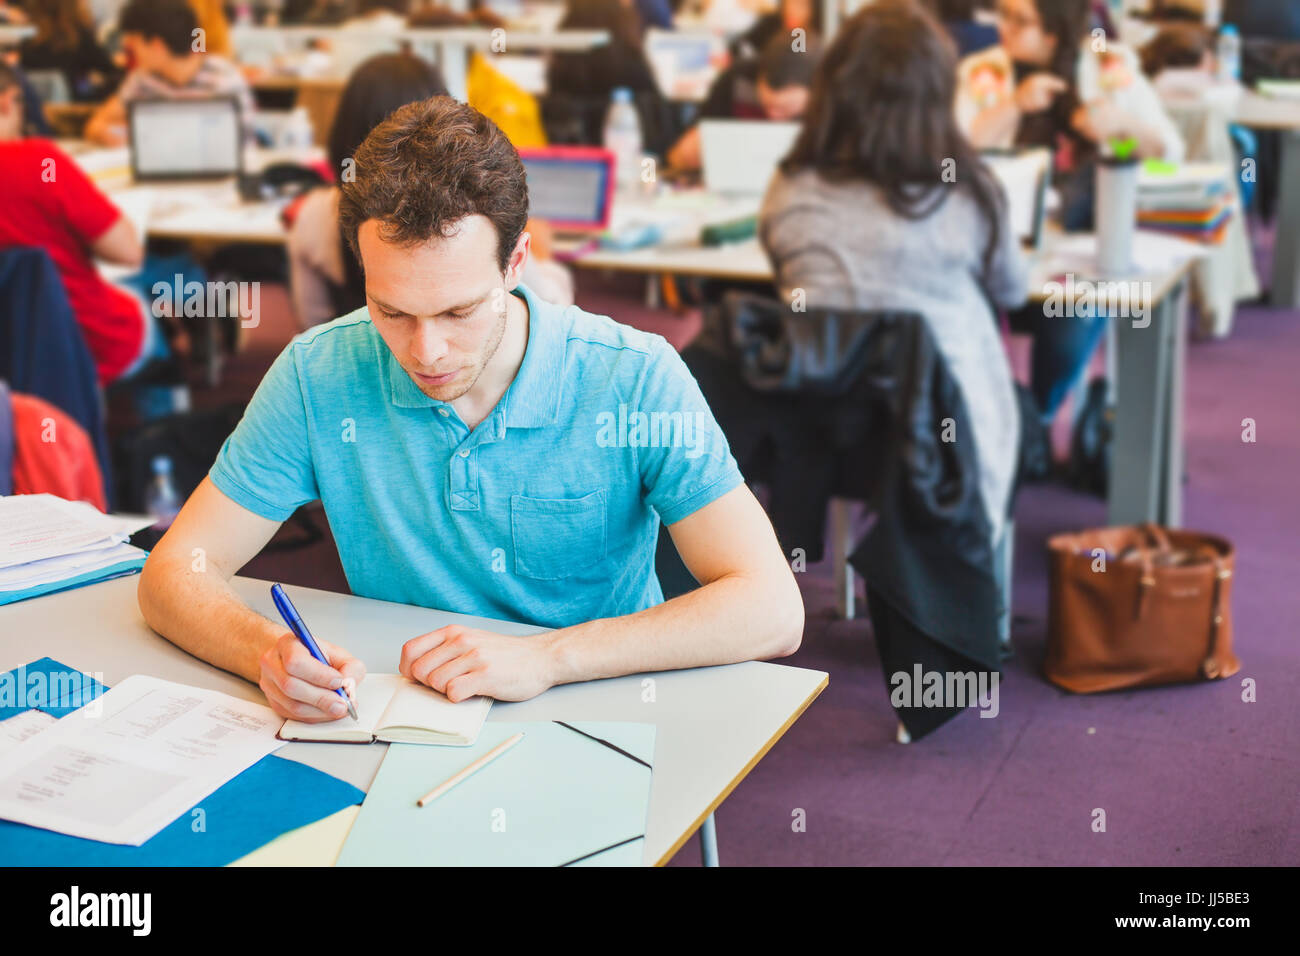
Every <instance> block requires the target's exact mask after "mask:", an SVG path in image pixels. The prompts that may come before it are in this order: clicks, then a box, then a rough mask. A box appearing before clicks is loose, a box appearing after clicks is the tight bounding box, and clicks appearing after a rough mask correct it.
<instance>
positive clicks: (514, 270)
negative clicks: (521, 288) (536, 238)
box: [505, 231, 533, 291]
mask: <svg viewBox="0 0 1300 956" xmlns="http://www.w3.org/2000/svg"><path fill="white" fill-rule="evenodd" d="M532 242H533V237H532V235H530V234H529V233H528V232H527V231H525V232H521V233H520V234H519V239H518V240H517V241H516V242H515V248H514V251H513V252H511V253H510V260H509V261H508V262H507V263H506V277H505V280H506V281H505V284H506V289H507V290H509V291H513V290H514V288H515V286H517V285H519V281H520V280H521V279H522V278H523V277H524V266H525V265H526V264H527V263H528V254H529V252H530V251H531V249H532Z"/></svg>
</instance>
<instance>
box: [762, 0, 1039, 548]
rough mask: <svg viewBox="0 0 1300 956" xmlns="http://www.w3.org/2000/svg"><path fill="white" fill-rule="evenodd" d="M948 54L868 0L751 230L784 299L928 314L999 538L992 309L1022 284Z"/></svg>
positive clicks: (917, 10)
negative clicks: (957, 108)
mask: <svg viewBox="0 0 1300 956" xmlns="http://www.w3.org/2000/svg"><path fill="white" fill-rule="evenodd" d="M955 66H956V54H955V52H954V49H953V46H952V44H951V43H950V41H949V40H948V39H947V37H946V36H945V35H944V34H943V31H942V28H941V27H940V26H939V25H938V23H937V22H936V21H935V20H934V19H933V18H932V17H931V16H930V14H928V13H927V12H926V11H924V10H923V9H922V8H921V7H919V6H918V5H916V4H915V3H912V2H908V0H877V2H876V3H873V4H872V5H871V6H868V7H865V8H863V9H862V10H860V11H859V12H858V13H857V14H856V15H855V16H854V17H853V18H852V19H850V20H849V21H848V22H847V23H845V24H844V25H843V26H842V27H841V28H840V31H839V33H838V34H837V35H836V37H835V42H834V43H832V44H831V46H830V49H829V50H828V51H827V52H826V54H825V55H824V57H823V59H822V62H821V65H820V67H819V68H818V71H817V74H816V77H815V79H814V81H813V91H812V99H811V102H810V104H809V107H808V110H807V112H806V113H805V116H804V125H803V129H802V131H801V132H800V134H799V136H798V138H797V140H796V141H795V145H794V147H793V148H792V150H791V152H790V154H789V155H788V156H787V157H786V158H785V160H784V161H783V162H782V163H781V166H780V170H779V172H778V173H777V175H776V177H775V178H774V179H773V181H772V183H771V185H770V186H769V187H768V191H767V195H766V197H765V198H764V201H763V207H762V211H761V213H760V216H759V235H760V238H761V239H762V242H763V245H764V247H765V248H766V250H767V253H768V255H769V257H770V258H771V260H772V264H773V267H774V270H775V273H776V280H777V286H778V288H779V291H780V293H781V295H782V296H783V297H784V298H785V299H786V301H792V300H793V299H794V298H795V297H796V295H797V293H796V290H802V293H803V297H804V301H805V302H806V305H807V307H808V308H817V307H838V308H847V309H893V310H901V311H911V312H916V313H919V314H921V315H923V316H925V318H926V321H927V322H928V323H929V325H930V327H931V329H932V331H933V332H934V336H935V339H936V341H937V343H938V345H939V348H940V349H941V351H942V352H943V355H944V358H945V360H946V362H947V364H948V367H949V369H950V371H951V372H952V374H953V375H954V377H955V378H956V379H957V380H958V382H959V383H960V384H961V387H962V391H963V396H964V399H965V401H966V404H967V408H968V409H969V411H970V416H971V421H972V428H973V430H974V431H975V445H976V447H977V448H978V450H979V460H980V472H981V475H980V478H981V480H980V491H981V498H982V501H983V504H984V508H985V511H986V513H987V516H988V518H989V523H990V526H991V527H992V529H993V532H994V540H995V541H996V540H997V539H998V538H999V537H1000V535H1001V529H1002V527H1003V526H1004V521H1005V516H1006V513H1007V507H1008V498H1009V495H1010V491H1011V486H1012V479H1013V477H1014V474H1015V469H1016V461H1017V453H1018V447H1019V420H1018V414H1017V407H1016V399H1015V393H1014V390H1013V388H1012V382H1011V372H1010V368H1009V367H1008V364H1007V359H1006V355H1005V353H1004V351H1003V349H1002V343H1001V340H1000V338H999V336H998V328H997V324H996V322H995V320H994V315H993V307H991V306H990V302H992V304H993V306H994V307H1010V306H1016V305H1020V304H1021V303H1023V302H1024V301H1025V298H1026V293H1027V284H1028V278H1027V276H1026V273H1025V267H1024V263H1023V262H1022V260H1021V256H1020V252H1019V246H1018V241H1017V237H1016V236H1015V235H1014V234H1013V232H1012V230H1011V229H1010V228H1009V227H1008V225H1007V222H1006V200H1005V197H1004V196H1003V195H1002V191H1001V188H1000V187H999V185H998V183H997V181H996V179H995V178H994V177H993V175H992V173H991V172H990V171H989V170H988V169H987V167H986V166H985V165H984V163H983V162H982V161H981V160H980V157H979V154H978V153H977V152H976V151H975V149H974V148H973V147H972V146H971V144H970V143H969V142H968V141H967V140H966V137H965V136H964V135H963V134H962V132H961V131H960V129H958V127H957V124H956V121H955V119H954V116H953V94H954V85H955Z"/></svg>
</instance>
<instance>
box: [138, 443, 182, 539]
mask: <svg viewBox="0 0 1300 956" xmlns="http://www.w3.org/2000/svg"><path fill="white" fill-rule="evenodd" d="M151 464H152V466H153V480H152V481H150V482H149V489H148V491H146V492H145V495H144V505H145V508H146V510H148V512H149V514H150V515H152V516H153V518H154V523H153V525H152V526H151V527H152V528H153V529H154V530H155V531H166V530H167V529H168V528H170V527H171V525H172V522H173V521H175V520H176V515H178V514H179V513H180V510H181V498H180V495H178V494H176V486H175V485H173V484H172V460H171V459H170V458H168V457H167V456H166V455H159V456H158V457H156V458H155V459H154V460H153V462H152V463H151Z"/></svg>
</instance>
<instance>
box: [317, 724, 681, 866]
mask: <svg viewBox="0 0 1300 956" xmlns="http://www.w3.org/2000/svg"><path fill="white" fill-rule="evenodd" d="M520 731H522V732H523V734H524V738H523V739H522V740H521V741H519V743H517V744H515V745H514V746H513V747H511V748H510V749H509V750H507V751H506V752H505V753H503V754H501V755H500V756H499V757H497V758H496V759H495V760H493V761H492V762H491V763H489V764H488V765H487V766H485V767H483V768H482V769H481V770H479V771H478V772H477V773H475V774H474V775H473V776H471V777H469V778H468V779H467V780H463V781H462V782H461V783H460V784H459V785H457V786H456V787H453V788H452V789H451V790H450V791H448V792H447V793H444V794H443V795H442V796H440V797H438V798H437V799H436V800H434V801H433V802H432V803H430V804H428V805H427V806H425V807H418V806H416V801H417V800H419V799H420V798H421V797H422V796H424V795H425V794H426V793H428V792H429V791H430V790H432V789H433V788H434V787H436V786H438V785H439V784H440V783H442V782H443V781H444V780H447V779H448V778H450V777H452V776H454V775H455V774H457V773H458V772H460V771H461V770H462V769H463V768H464V767H466V766H467V765H469V764H471V763H473V762H474V761H475V760H476V759H478V758H479V757H481V756H482V755H483V754H485V753H487V752H488V751H489V750H491V749H492V748H493V747H495V746H496V745H497V744H499V743H501V742H502V741H504V740H506V739H507V738H509V737H512V736H514V735H515V734H516V733H519V732H520ZM654 744H655V727H654V724H641V723H621V722H607V721H599V722H597V721H567V722H565V723H559V722H555V721H551V722H546V723H495V722H492V721H488V723H486V724H484V725H483V731H482V733H480V734H479V738H478V741H477V742H476V743H475V745H474V746H473V747H468V748H466V747H455V748H452V747H426V746H420V745H418V744H391V745H389V748H388V754H387V755H386V756H385V757H384V762H383V764H382V765H381V766H380V768H379V773H378V774H377V775H376V776H375V781H374V783H373V784H371V786H370V792H369V793H367V794H366V800H365V803H363V804H362V806H361V813H360V815H359V816H358V817H357V822H356V823H355V824H354V825H353V827H352V832H351V833H350V834H348V839H347V842H346V843H345V844H344V845H343V852H342V853H341V854H339V858H338V865H339V866H564V865H570V866H640V865H641V864H642V863H643V862H644V855H645V831H646V820H647V815H648V812H649V809H650V782H651V773H652V769H651V768H652V767H653V766H654Z"/></svg>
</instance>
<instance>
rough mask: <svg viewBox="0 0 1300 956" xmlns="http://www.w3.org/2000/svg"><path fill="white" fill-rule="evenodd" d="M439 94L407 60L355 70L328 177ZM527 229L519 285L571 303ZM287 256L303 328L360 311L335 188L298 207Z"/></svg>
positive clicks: (359, 279)
mask: <svg viewBox="0 0 1300 956" xmlns="http://www.w3.org/2000/svg"><path fill="white" fill-rule="evenodd" d="M446 95H447V87H446V85H445V84H444V83H443V79H442V74H441V73H439V72H438V69H437V67H435V66H433V65H432V64H430V63H428V62H426V61H425V60H422V59H420V58H419V57H416V56H413V55H411V54H408V53H391V54H384V55H381V56H377V57H372V58H371V59H369V60H367V61H366V62H365V63H363V64H361V66H360V67H358V68H357V70H356V71H355V72H354V73H353V74H352V76H351V77H349V79H348V83H347V86H346V87H345V88H344V90H343V94H342V96H341V97H340V99H339V108H338V112H337V113H335V115H334V123H333V126H332V127H331V128H330V137H329V152H330V165H331V167H332V169H333V171H334V175H335V176H336V177H337V178H338V179H340V180H342V181H344V182H347V181H350V180H349V177H350V176H351V174H352V165H351V164H352V155H353V154H354V153H355V152H356V149H357V147H358V146H360V145H361V143H362V141H364V140H365V138H366V137H367V136H368V135H370V131H371V130H372V129H374V128H375V127H376V126H378V125H379V124H380V123H382V122H383V121H384V120H385V119H387V118H388V116H389V115H390V114H392V113H393V111H395V110H396V109H398V108H399V107H401V106H405V105H406V104H407V103H414V102H416V101H419V100H426V99H428V98H429V97H432V96H446ZM528 230H529V232H530V233H532V235H533V236H534V244H533V256H530V258H529V262H528V264H527V266H526V267H525V270H524V281H525V282H526V283H527V284H528V286H529V288H532V289H535V290H536V291H537V293H538V295H540V296H541V297H542V298H544V299H546V300H547V301H552V302H558V303H560V304H565V305H568V304H572V302H573V287H572V280H571V279H570V278H569V277H568V273H567V270H565V269H564V267H563V266H561V265H559V264H558V263H556V262H554V261H553V260H552V259H551V258H550V253H549V249H548V248H546V247H547V246H549V242H548V237H549V230H548V229H546V227H545V225H544V224H541V223H538V222H536V221H535V220H530V221H529V224H528ZM538 238H540V239H541V240H542V241H541V242H540V243H539V242H538V241H537V239H538ZM288 252H289V280H290V282H289V284H290V292H291V294H292V297H293V305H294V310H295V312H296V313H297V316H298V322H299V324H300V325H301V326H302V327H303V328H308V327H310V326H313V325H320V324H321V323H323V322H328V321H330V320H331V319H334V318H337V317H339V316H343V315H347V314H348V313H350V312H353V311H355V310H356V309H359V308H362V307H363V306H365V304H366V300H365V277H364V276H363V275H362V273H361V268H360V266H359V265H358V264H357V261H356V257H355V256H353V255H352V253H351V252H350V251H349V250H347V249H345V248H344V240H343V236H342V234H341V233H340V232H339V189H338V187H337V186H328V187H323V188H320V189H315V190H313V191H312V192H310V193H308V194H307V196H306V197H305V198H304V199H303V200H302V202H301V204H300V205H299V207H298V209H297V211H296V213H295V215H294V221H293V226H292V228H291V229H290V232H289V248H288ZM534 260H537V261H534Z"/></svg>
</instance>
